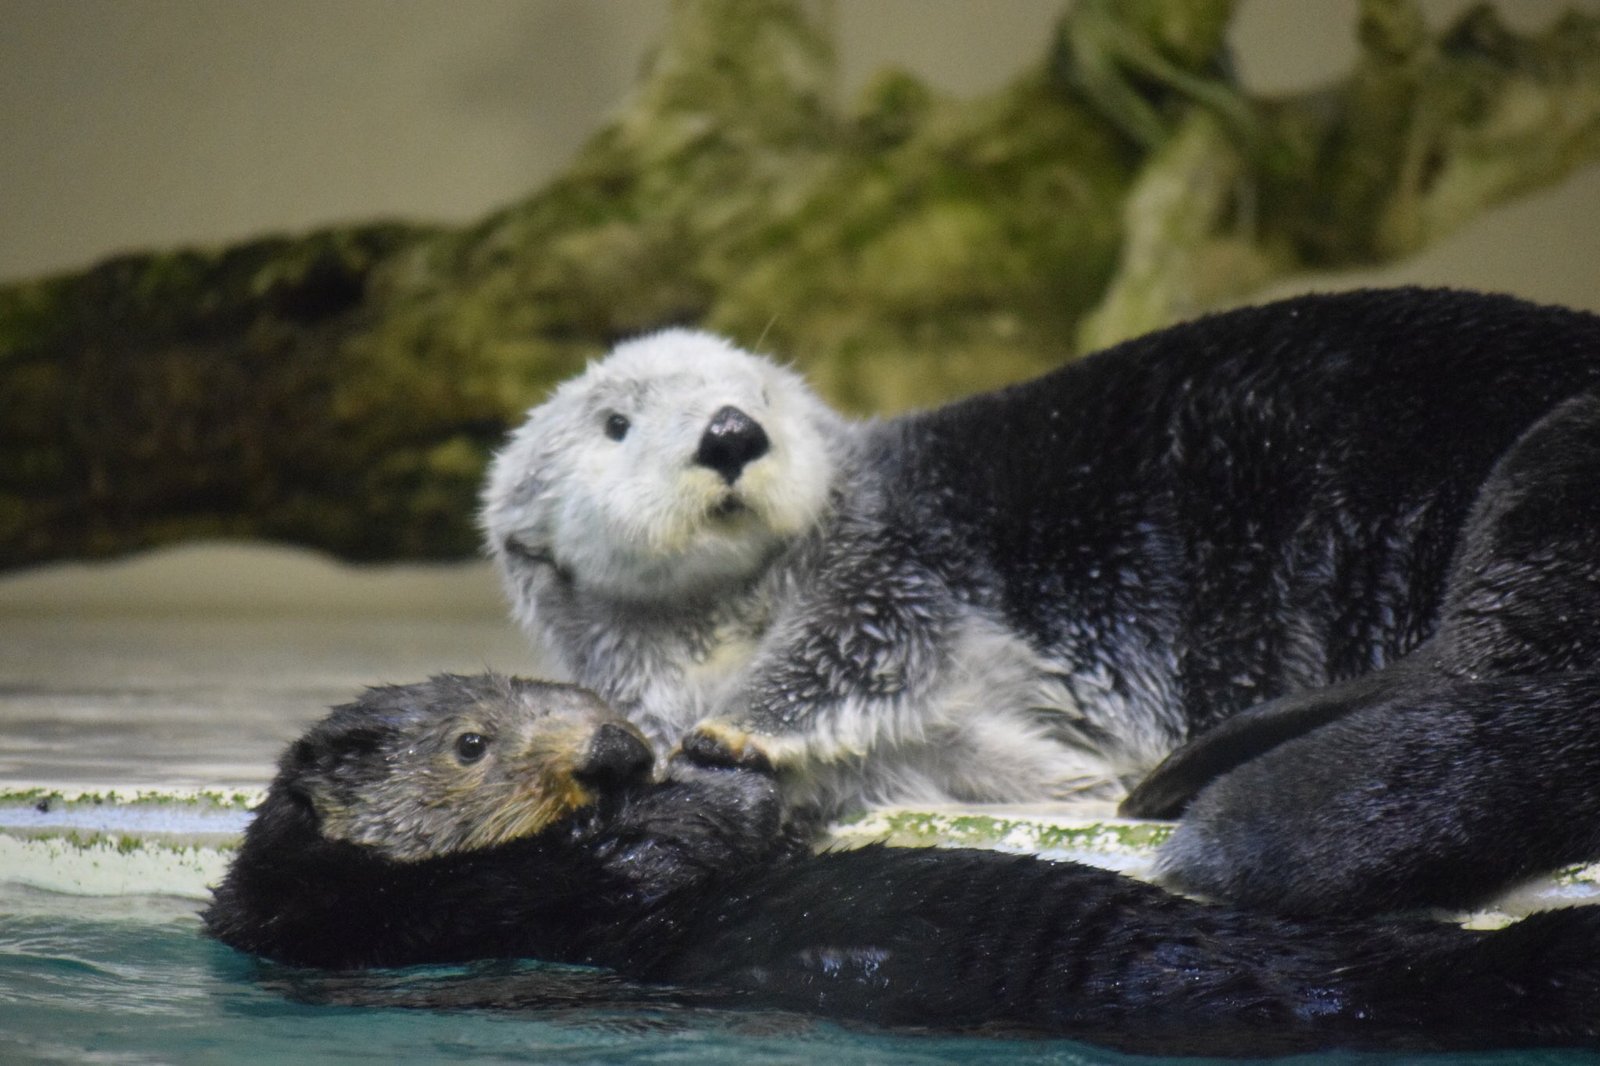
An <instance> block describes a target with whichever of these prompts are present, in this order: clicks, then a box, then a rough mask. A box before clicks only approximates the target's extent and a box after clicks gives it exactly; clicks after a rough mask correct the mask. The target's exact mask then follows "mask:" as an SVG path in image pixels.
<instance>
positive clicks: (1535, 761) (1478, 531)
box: [1139, 395, 1600, 911]
mask: <svg viewBox="0 0 1600 1066" xmlns="http://www.w3.org/2000/svg"><path fill="white" fill-rule="evenodd" d="M1330 696H1331V697H1332V698H1331V699H1330ZM1343 697H1348V698H1343ZM1263 711H1264V712H1265V713H1261V714H1257V715H1254V716H1253V717H1252V719H1251V720H1248V721H1247V720H1243V719H1242V720H1241V725H1240V726H1239V727H1236V728H1235V729H1234V730H1232V731H1231V734H1230V733H1229V732H1228V731H1222V732H1219V734H1218V738H1217V739H1216V740H1215V741H1208V739H1207V738H1206V737H1202V738H1201V739H1200V740H1199V741H1197V742H1196V743H1195V744H1194V745H1191V746H1190V748H1187V749H1185V751H1184V752H1183V753H1180V754H1179V755H1178V756H1176V757H1175V758H1174V759H1173V760H1171V765H1170V766H1168V765H1164V766H1163V767H1162V768H1161V769H1160V770H1158V771H1157V772H1156V774H1153V775H1152V779H1151V780H1150V781H1149V782H1147V783H1146V784H1143V785H1141V786H1140V790H1139V791H1140V792H1142V793H1145V794H1147V795H1149V796H1159V797H1161V798H1162V799H1164V800H1165V801H1168V802H1182V798H1183V794H1184V792H1185V790H1186V789H1187V790H1189V791H1190V792H1193V791H1199V790H1200V789H1201V788H1202V787H1203V786H1205V785H1206V779H1205V776H1204V775H1205V773H1206V771H1207V770H1208V769H1214V770H1215V771H1216V773H1218V774H1220V775H1221V776H1220V780H1217V781H1216V782H1215V783H1214V784H1211V785H1210V786H1209V787H1205V788H1204V791H1200V792H1199V796H1198V799H1196V801H1195V802H1194V804H1193V806H1192V807H1191V809H1190V810H1189V812H1188V814H1187V815H1186V817H1185V823H1184V825H1183V826H1182V827H1180V829H1179V832H1178V833H1177V834H1176V835H1175V836H1174V838H1173V840H1172V842H1171V843H1170V844H1169V845H1168V850H1167V853H1166V855H1165V856H1164V859H1163V863H1164V866H1165V869H1166V870H1167V871H1168V873H1169V875H1170V876H1171V878H1172V880H1173V881H1174V882H1176V883H1177V884H1180V885H1182V886H1184V887H1187V888H1190V889H1192V890H1196V891H1201V892H1205V893H1208V894H1214V895H1217V896H1220V897H1223V898H1228V899H1234V900H1238V901H1241V902H1252V903H1257V904H1262V905H1266V906H1273V907H1278V908H1282V909H1288V910H1301V911H1310V910H1323V909H1332V908H1339V909H1350V908H1358V909H1367V910H1373V909H1382V908H1386V907H1396V906H1413V905H1428V904H1437V905H1459V904H1462V903H1465V902H1468V901H1471V900H1473V899H1477V898H1481V897H1482V896H1483V895H1484V894H1486V893H1488V892H1491V891H1493V890H1495V889H1497V888H1499V887H1502V886H1503V885H1505V884H1506V883H1507V882H1509V881H1511V880H1514V879H1515V878H1517V877H1519V876H1523V875H1526V874H1529V873H1532V872H1534V871H1537V870H1539V869H1544V868H1549V867H1552V866H1555V865H1558V864H1560V863H1563V862H1568V861H1573V860H1577V859H1587V858H1593V857H1597V856H1600V399H1597V398H1596V397H1594V396H1592V395H1585V396H1580V397H1576V398H1574V399H1571V400H1568V401H1567V402H1565V403H1563V404H1562V405H1561V406H1559V407H1557V408H1556V409H1555V410H1554V411H1552V412H1551V413H1550V414H1549V415H1547V416H1546V417H1545V418H1544V419H1542V420H1541V421H1540V422H1538V423H1537V424H1536V425H1535V426H1534V427H1533V428H1532V429H1530V430H1529V431H1528V432H1527V433H1526V434H1525V435H1524V436H1523V438H1522V439H1521V440H1520V441H1518V443H1517V444H1516V445H1515V446H1514V447H1513V448H1512V449H1511V450H1510V451H1509V452H1507V454H1506V455H1505V457H1504V458H1502V459H1501V461H1500V462H1499V464H1497V466H1496V468H1495V470H1494V471H1493V472H1492V474H1491V476H1490V477H1489V478H1488V479H1487V481H1486V482H1485V484H1484V487H1483V489H1482V491H1481V492H1480V496H1479V499H1478V501H1477V503H1476V504H1475V505H1474V508H1473V511H1472V513H1471V515H1470V517H1469V519H1468V522H1467V525H1466V527H1465V529H1464V531H1463V536H1462V543H1461V547H1460V549H1459V550H1458V553H1457V557H1456V560H1455V562H1454V563H1453V565H1452V569H1451V574H1450V578H1449V581H1448V584H1447V587H1446V592H1445V599H1444V603H1443V605H1442V609H1441V615H1440V624H1439V629H1438V631H1437V633H1436V634H1435V635H1434V637H1433V638H1432V639H1430V640H1429V641H1427V642H1426V643H1424V644H1423V645H1421V646H1420V647H1418V648H1417V649H1416V650H1415V651H1414V652H1412V653H1411V655H1409V656H1408V657H1407V658H1406V659H1404V660H1402V661H1401V662H1399V663H1396V664H1395V665H1394V666H1392V667H1390V668H1389V669H1388V670H1385V671H1383V672H1380V673H1378V674H1374V675H1372V677H1371V678H1368V679H1363V681H1360V682H1356V683H1352V685H1351V686H1349V687H1348V689H1347V690H1344V691H1343V692H1341V690H1340V689H1329V690H1325V691H1324V692H1320V693H1309V694H1306V695H1304V696H1302V697H1295V698H1291V699H1289V700H1284V701H1279V704H1278V705H1275V706H1271V707H1268V708H1264V709H1263ZM1230 760H1231V762H1230ZM1241 763H1242V765H1241ZM1235 767H1237V769H1235ZM1230 771H1231V772H1230ZM1164 782H1165V783H1164ZM1175 797H1176V799H1174V798H1175Z"/></svg>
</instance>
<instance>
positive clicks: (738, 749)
mask: <svg viewBox="0 0 1600 1066" xmlns="http://www.w3.org/2000/svg"><path fill="white" fill-rule="evenodd" d="M767 740H768V738H765V737H759V736H756V735H755V734H753V733H746V732H745V731H744V730H742V729H740V728H738V727H737V726H734V725H730V724H729V723H727V722H721V721H717V720H715V719H713V720H709V721H705V722H701V723H700V724H699V725H697V726H695V727H694V728H693V729H691V730H689V732H688V733H687V734H686V735H685V736H684V738H683V740H681V741H680V742H679V743H678V750H677V751H675V752H673V755H672V758H673V760H674V761H678V760H682V761H684V762H687V763H690V764H691V765H694V766H713V767H725V768H731V769H735V770H752V771H755V772H756V773H762V774H770V773H772V772H773V771H774V770H775V769H776V768H777V765H778V761H779V760H778V759H777V758H775V757H774V755H775V753H774V752H773V751H771V750H769V748H768V745H767Z"/></svg>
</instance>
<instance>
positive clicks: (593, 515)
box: [483, 330, 840, 621]
mask: <svg viewBox="0 0 1600 1066" xmlns="http://www.w3.org/2000/svg"><path fill="white" fill-rule="evenodd" d="M839 425H840V422H839V419H838V418H837V416H836V415H834V414H833V412H832V411H830V410H829V409H828V408H827V407H826V406H824V405H823V404H822V403H821V401H819V400H818V399H817V398H816V396H815V395H814V394H813V393H812V392H811V391H810V389H808V388H807V387H806V385H805V383H804V382H803V381H802V380H801V379H800V377H799V376H798V375H796V374H794V373H792V372H790V371H788V370H785V369H784V368H782V367H779V366H777V365H775V364H773V363H771V362H768V361H767V360H765V359H762V358H760V357H758V356H754V355H751V354H749V353H747V352H744V351H741V350H739V349H737V348H735V347H733V346H732V345H730V344H728V343H727V342H726V341H723V340H721V339H720V338H717V337H713V336H711V335H709V334H704V333H697V332H693V331H689V330H668V331H666V332H662V333H656V334H652V335H650V336H647V337H643V338H640V339H638V340H634V341H630V342H628V343H625V344H622V345H620V346H618V347H617V348H616V349H615V350H614V351H613V352H612V353H611V354H610V355H609V356H608V357H606V358H605V359H603V360H601V361H599V362H597V363H595V364H593V365H591V366H590V367H589V369H588V370H587V371H586V372H585V373H584V374H582V375H581V376H580V377H578V378H576V379H574V380H572V381H569V382H567V383H566V384H565V385H562V386H561V387H560V388H559V389H557V390H556V392H555V394H554V395H553V396H552V397H551V398H550V399H549V400H548V401H547V402H545V403H544V404H542V405H540V406H539V407H536V408H534V409H533V410H532V411H531V412H530V413H529V415H528V420H527V422H526V423H525V424H524V425H523V426H522V428H521V429H519V430H518V431H517V432H516V433H515V434H513V435H512V437H511V440H510V442H509V443H508V444H507V445H506V447H505V448H504V449H503V450H502V451H501V452H500V453H499V455H497V456H496V458H495V461H494V464H493V466H492V468H491V470H490V474H489V480H488V483H487V485H486V488H485V493H484V512H483V520H484V526H485V528H486V531H487V534H488V541H489V548H490V551H491V552H492V553H493V554H494V556H495V559H496V561H497V562H498V563H499V565H500V567H501V571H502V573H503V574H504V575H505V576H506V578H507V584H508V586H509V587H510V589H511V591H512V594H513V596H514V597H516V598H517V600H518V603H517V607H518V609H519V613H524V621H531V618H529V617H527V612H528V611H529V609H530V608H531V606H532V605H531V604H529V603H527V602H524V598H525V597H526V596H527V595H528V592H529V588H530V585H529V581H530V579H533V578H535V577H536V575H538V574H539V573H540V572H547V573H550V574H557V575H559V576H560V578H561V579H562V580H566V581H570V582H571V583H572V584H573V585H574V586H575V587H576V589H577V591H578V592H579V594H580V595H600V596H603V597H607V598H611V599H617V600H625V601H633V602H639V603H663V602H667V601H671V600H673V599H675V598H677V597H681V596H684V595H687V594H705V593H707V592H712V591H714V590H716V589H717V588H718V587H719V586H723V585H726V584H728V583H731V582H738V581H741V580H743V579H745V578H747V577H749V576H750V575H752V574H754V573H756V572H757V571H758V570H759V569H760V568H761V567H762V566H763V565H765V563H766V562H767V561H768V560H769V559H770V558H771V556H772V553H773V552H774V550H775V549H776V548H777V547H778V546H780V545H781V544H783V543H784V542H785V541H787V540H788V539H789V538H792V537H793V536H795V535H797V534H799V533H801V532H803V531H805V530H806V529H808V528H809V527H811V526H812V525H813V524H814V523H815V522H816V521H817V520H818V518H819V516H820V515H821V514H822V511H823V509H824V508H825V507H826V505H827V499H828V489H829V485H830V482H831V480H832V477H833V463H832V460H831V458H830V452H829V446H828V441H829V437H830V435H831V434H833V433H835V432H837V428H838V427H839Z"/></svg>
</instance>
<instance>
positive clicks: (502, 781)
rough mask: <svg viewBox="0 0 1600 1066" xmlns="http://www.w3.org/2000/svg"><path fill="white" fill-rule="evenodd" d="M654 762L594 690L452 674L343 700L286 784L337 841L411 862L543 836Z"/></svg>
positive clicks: (288, 758)
mask: <svg viewBox="0 0 1600 1066" xmlns="http://www.w3.org/2000/svg"><path fill="white" fill-rule="evenodd" d="M652 762H653V756H652V754H651V751H650V748H649V746H648V745H646V744H645V742H644V740H643V738H642V737H641V736H640V735H639V732H638V730H636V729H635V728H634V727H633V726H631V725H629V724H628V723H627V722H626V721H624V720H622V719H621V718H618V717H616V716H615V715H614V714H613V713H612V712H611V710H610V709H609V708H608V707H607V706H606V705H605V704H604V703H602V702H601V701H600V699H599V697H598V696H595V695H594V694H593V693H591V692H589V691H588V690H586V689H581V688H578V687H576V686H573V685H557V684H551V683H546V682H537V681H523V680H520V679H515V678H506V677H499V676H494V675H484V676H479V677H459V676H454V675H444V676H440V677H435V678H432V679H430V680H428V681H425V682H422V683H420V684H415V685H399V686H385V687H381V688H372V689H368V690H367V692H366V693H365V694H364V695H363V696H362V697H361V699H359V700H357V701H356V702H355V703H350V704H346V705H344V706H341V707H336V708H334V710H333V713H331V714H330V715H329V716H328V717H327V718H325V719H323V721H322V722H320V723H318V724H317V725H316V726H315V727H313V728H312V729H311V730H310V731H309V732H308V733H307V734H306V735H305V736H304V737H303V738H302V739H300V740H299V741H296V742H295V743H294V744H293V745H291V746H290V748H289V750H288V752H287V753H286V754H285V755H284V758H283V762H282V764H281V766H280V770H279V776H278V781H277V783H276V785H275V786H274V787H275V788H283V789H287V791H288V792H289V793H290V794H291V795H293V796H295V797H298V798H299V799H301V800H302V801H304V802H306V803H308V804H309V805H310V807H311V809H312V810H313V811H314V812H315V814H316V817H317V827H318V831H319V832H320V834H321V835H322V836H323V838H324V839H327V840H339V841H345V842H347V843H351V844H362V845H365V846H367V847H370V848H373V849H375V850H377V851H379V852H381V853H382V854H384V855H385V856H387V857H388V858H391V859H395V860H398V861H402V862H409V861H415V860H419V859H426V858H432V857H435V856H439V855H445V854H450V853H454V852H460V851H469V850H473V849H477V848H485V847H491V846H493V845H496V844H503V843H506V842H507V841H510V840H515V839H518V838H521V837H526V836H532V835H534V834H537V833H539V832H541V831H543V830H544V829H546V828H548V827H550V826H551V825H553V824H555V823H557V822H559V821H560V820H561V819H563V818H564V817H566V816H567V815H569V814H571V813H573V812H575V811H578V810H580V809H582V808H585V807H587V806H589V805H590V804H592V803H594V802H596V800H598V799H599V798H601V797H602V796H605V795H609V794H615V793H616V792H618V791H620V790H621V789H622V788H623V787H625V786H627V785H630V784H633V783H636V782H638V781H642V780H643V779H645V778H646V777H648V775H649V773H650V768H651V764H652Z"/></svg>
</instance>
